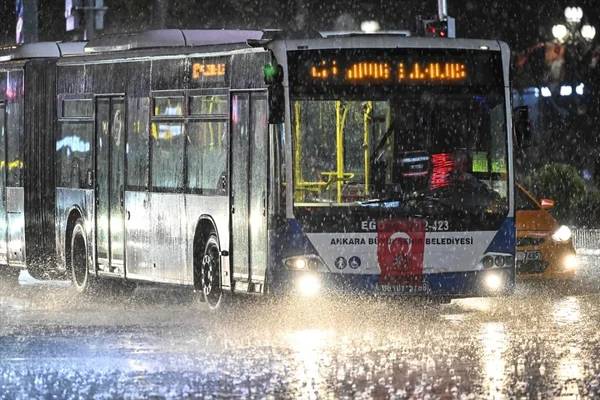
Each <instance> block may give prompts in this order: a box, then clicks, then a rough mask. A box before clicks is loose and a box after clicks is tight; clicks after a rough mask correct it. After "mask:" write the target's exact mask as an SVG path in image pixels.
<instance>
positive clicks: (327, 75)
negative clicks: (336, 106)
mask: <svg viewBox="0 0 600 400" xmlns="http://www.w3.org/2000/svg"><path fill="white" fill-rule="evenodd" d="M309 74H310V77H311V78H313V79H316V80H324V81H325V80H328V79H338V75H339V78H341V79H343V80H345V81H346V82H363V81H364V82H377V81H379V82H386V81H389V82H391V81H394V80H395V81H396V82H408V81H420V82H427V81H460V80H465V79H466V78H467V66H466V65H465V64H464V63H462V62H429V63H420V62H410V63H408V62H396V63H391V62H381V61H361V62H355V63H351V64H349V65H348V66H346V68H344V69H343V70H341V69H340V68H339V67H338V63H337V60H332V61H325V60H322V61H321V62H319V63H317V64H316V65H312V66H311V67H310V72H309Z"/></svg>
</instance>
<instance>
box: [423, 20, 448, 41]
mask: <svg viewBox="0 0 600 400" xmlns="http://www.w3.org/2000/svg"><path fill="white" fill-rule="evenodd" d="M425 36H429V37H441V38H445V37H448V24H447V23H446V21H431V22H428V23H427V24H425Z"/></svg>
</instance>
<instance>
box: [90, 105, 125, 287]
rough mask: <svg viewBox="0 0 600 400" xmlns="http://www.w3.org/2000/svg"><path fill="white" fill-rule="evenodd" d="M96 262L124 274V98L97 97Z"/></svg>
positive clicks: (105, 270) (104, 269)
mask: <svg viewBox="0 0 600 400" xmlns="http://www.w3.org/2000/svg"><path fill="white" fill-rule="evenodd" d="M95 139H96V140H95V177H96V187H95V198H96V213H95V215H96V262H97V266H98V270H99V271H102V272H103V273H111V274H116V275H120V276H124V274H125V268H124V266H125V262H124V254H125V252H124V245H125V235H124V231H125V220H124V218H123V216H124V211H123V208H124V197H123V196H124V190H125V188H124V177H125V173H124V165H125V100H124V98H123V97H97V98H96V138H95Z"/></svg>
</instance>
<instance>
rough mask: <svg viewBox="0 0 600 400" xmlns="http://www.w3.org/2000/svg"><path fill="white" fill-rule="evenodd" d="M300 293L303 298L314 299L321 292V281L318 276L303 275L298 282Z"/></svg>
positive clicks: (297, 286)
mask: <svg viewBox="0 0 600 400" xmlns="http://www.w3.org/2000/svg"><path fill="white" fill-rule="evenodd" d="M296 288H297V289H298V293H300V295H301V296H303V297H314V296H316V295H317V294H319V292H320V291H321V279H319V277H318V276H317V275H316V274H302V275H301V276H299V277H298V279H297V280H296Z"/></svg>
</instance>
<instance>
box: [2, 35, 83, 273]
mask: <svg viewBox="0 0 600 400" xmlns="http://www.w3.org/2000/svg"><path fill="white" fill-rule="evenodd" d="M84 45H85V43H82V42H72V43H56V42H41V43H31V44H27V45H23V46H20V47H6V48H0V278H11V279H13V280H15V279H16V278H17V277H18V273H19V272H20V270H21V269H23V268H25V267H26V266H27V267H28V268H29V271H30V273H31V274H32V275H34V276H36V277H40V278H41V277H44V276H45V275H44V272H45V269H46V266H47V265H48V264H51V265H52V264H53V260H54V254H55V237H54V212H55V202H54V198H55V186H54V173H55V165H54V153H55V151H54V129H55V120H56V109H55V105H56V102H55V101H54V98H55V94H56V91H55V88H56V61H57V60H58V59H59V58H60V57H62V56H66V55H72V54H83V49H84ZM26 237H27V238H31V240H27V241H26V240H25V238H26Z"/></svg>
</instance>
